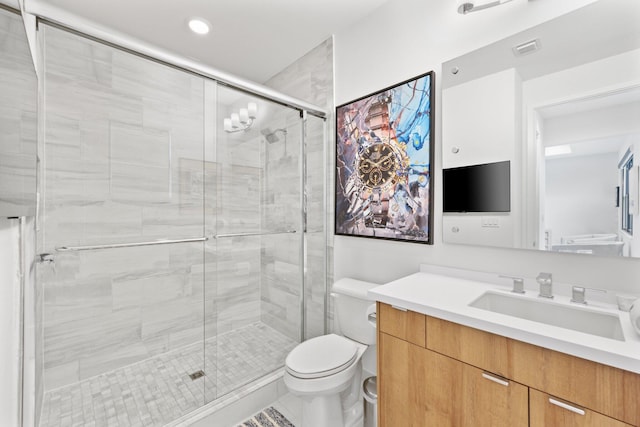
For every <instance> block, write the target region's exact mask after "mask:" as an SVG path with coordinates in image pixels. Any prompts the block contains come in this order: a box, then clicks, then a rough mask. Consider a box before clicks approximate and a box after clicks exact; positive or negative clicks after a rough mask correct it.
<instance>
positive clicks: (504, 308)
mask: <svg viewBox="0 0 640 427" xmlns="http://www.w3.org/2000/svg"><path fill="white" fill-rule="evenodd" d="M469 306H470V307H475V308H479V309H482V310H487V311H491V312H494V313H500V314H506V315H508V316H513V317H518V318H520V319H525V320H531V321H533V322H539V323H544V324H546V325H551V326H558V327H560V328H565V329H571V330H574V331H578V332H584V333H587V334H591V335H597V336H600V337H604V338H610V339H614V340H618V341H624V340H625V339H624V334H623V332H622V326H621V325H620V318H619V317H618V316H616V315H615V314H609V313H602V312H599V311H594V310H589V309H588V308H586V307H583V306H575V307H572V306H568V305H564V304H562V303H557V302H553V301H544V300H542V299H532V298H529V297H525V296H516V295H510V294H503V293H499V292H485V293H484V294H482V295H481V296H480V297H479V298H477V299H476V300H475V301H473V302H472V303H471V304H469Z"/></svg>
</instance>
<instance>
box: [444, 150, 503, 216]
mask: <svg viewBox="0 0 640 427" xmlns="http://www.w3.org/2000/svg"><path fill="white" fill-rule="evenodd" d="M510 182H511V179H510V162H509V161H505V162H496V163H486V164H481V165H471V166H463V167H459V168H448V169H444V170H443V171H442V183H443V184H442V185H443V199H444V207H443V211H444V212H510V211H511V194H510V192H511V184H510Z"/></svg>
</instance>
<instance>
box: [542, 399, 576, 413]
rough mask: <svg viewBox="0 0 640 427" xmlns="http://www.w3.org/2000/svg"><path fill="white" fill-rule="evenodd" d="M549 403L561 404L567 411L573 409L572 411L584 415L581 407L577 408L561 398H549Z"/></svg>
mask: <svg viewBox="0 0 640 427" xmlns="http://www.w3.org/2000/svg"><path fill="white" fill-rule="evenodd" d="M549 403H551V404H552V405H556V406H559V407H561V408H564V409H566V410H567V411H571V412H574V413H576V414H579V415H584V410H582V409H580V408H576V407H575V406H571V405H568V404H566V403H564V402H561V401H559V400H556V399H554V398H553V397H550V398H549Z"/></svg>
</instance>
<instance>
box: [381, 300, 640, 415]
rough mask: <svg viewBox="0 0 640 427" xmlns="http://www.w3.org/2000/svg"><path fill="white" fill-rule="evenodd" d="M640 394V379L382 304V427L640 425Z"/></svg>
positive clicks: (615, 369)
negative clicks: (416, 328) (422, 329)
mask: <svg viewBox="0 0 640 427" xmlns="http://www.w3.org/2000/svg"><path fill="white" fill-rule="evenodd" d="M390 310H393V311H390ZM391 323H397V324H391ZM410 325H418V328H420V327H421V325H424V326H425V329H424V344H421V342H420V340H419V339H416V335H417V336H420V335H421V334H422V332H420V331H418V333H412V332H411V331H410V330H409V329H410V328H411V326H410ZM416 341H419V342H418V343H416ZM639 396H640V375H637V374H634V373H631V372H628V371H623V370H620V369H617V368H612V367H610V366H606V365H602V364H599V363H595V362H591V361H588V360H584V359H580V358H577V357H573V356H569V355H567V354H563V353H559V352H556V351H553V350H549V349H545V348H542V347H537V346H534V345H530V344H526V343H523V342H520V341H516V340H512V339H509V338H506V337H503V336H500V335H495V334H491V333H488V332H484V331H480V330H477V329H473V328H469V327H466V326H462V325H459V324H455V323H452V322H447V321H444V320H441V319H437V318H432V317H429V316H424V315H422V314H420V313H415V312H411V311H402V310H397V309H395V308H392V307H391V306H389V305H387V304H382V303H378V415H379V422H380V423H379V425H380V426H381V427H396V426H420V427H422V426H438V427H439V426H502V425H504V426H519V425H522V426H529V425H530V426H531V427H537V426H587V427H588V426H603V427H605V426H626V425H632V426H634V425H635V426H638V425H640V398H639ZM550 399H552V401H553V403H552V402H551V401H550ZM558 402H559V404H558ZM568 408H569V409H568ZM572 409H576V410H577V412H576V411H572ZM578 412H584V414H582V413H578Z"/></svg>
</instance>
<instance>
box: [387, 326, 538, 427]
mask: <svg viewBox="0 0 640 427" xmlns="http://www.w3.org/2000/svg"><path fill="white" fill-rule="evenodd" d="M379 337H380V341H379V343H378V349H379V355H378V357H379V359H378V361H379V366H378V386H379V399H378V410H379V420H380V426H381V427H396V426H416V427H423V426H438V427H441V426H443V427H444V426H509V427H518V426H523V427H526V426H528V422H529V421H528V415H529V414H528V389H527V387H525V386H523V385H521V384H517V383H514V382H512V381H506V380H504V379H502V378H500V377H496V376H494V375H489V374H487V373H485V372H483V371H482V370H480V369H477V368H474V367H472V366H469V365H467V364H465V363H462V362H459V361H457V360H455V359H451V358H449V357H447V356H443V355H441V354H438V353H435V352H433V351H429V350H426V349H424V348H422V347H419V346H416V345H413V344H410V343H408V342H406V341H403V340H400V339H397V338H394V337H392V336H389V335H387V334H384V333H380V334H379Z"/></svg>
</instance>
